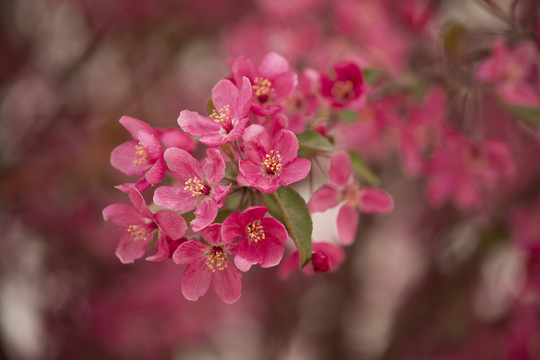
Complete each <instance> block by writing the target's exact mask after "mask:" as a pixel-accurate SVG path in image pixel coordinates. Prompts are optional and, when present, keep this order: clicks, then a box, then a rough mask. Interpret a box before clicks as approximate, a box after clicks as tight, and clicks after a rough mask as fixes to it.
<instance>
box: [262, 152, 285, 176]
mask: <svg viewBox="0 0 540 360" xmlns="http://www.w3.org/2000/svg"><path fill="white" fill-rule="evenodd" d="M264 166H265V167H266V172H267V173H268V174H272V175H276V174H277V172H278V171H279V170H280V169H281V155H279V151H277V150H276V151H274V150H272V151H270V154H266V156H265V160H264Z"/></svg>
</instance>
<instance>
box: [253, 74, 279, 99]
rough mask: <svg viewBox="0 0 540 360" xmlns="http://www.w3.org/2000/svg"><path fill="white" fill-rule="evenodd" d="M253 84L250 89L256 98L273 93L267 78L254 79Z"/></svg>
mask: <svg viewBox="0 0 540 360" xmlns="http://www.w3.org/2000/svg"><path fill="white" fill-rule="evenodd" d="M253 82H254V84H253V86H252V87H253V90H254V91H255V96H256V97H259V96H263V95H268V94H269V93H271V92H273V91H274V89H272V83H271V82H270V80H268V79H267V78H262V77H256V78H255V80H254V81H253Z"/></svg>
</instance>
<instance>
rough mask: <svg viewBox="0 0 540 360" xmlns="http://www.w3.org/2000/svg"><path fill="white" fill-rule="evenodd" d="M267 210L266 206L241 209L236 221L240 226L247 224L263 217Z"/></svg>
mask: <svg viewBox="0 0 540 360" xmlns="http://www.w3.org/2000/svg"><path fill="white" fill-rule="evenodd" d="M267 212H268V208H267V207H266V206H250V207H248V208H247V209H246V210H244V211H242V213H241V214H240V217H239V219H238V221H239V222H240V223H241V224H242V226H248V225H249V224H251V223H252V222H255V221H258V220H261V219H262V218H264V215H265V214H266V213H267Z"/></svg>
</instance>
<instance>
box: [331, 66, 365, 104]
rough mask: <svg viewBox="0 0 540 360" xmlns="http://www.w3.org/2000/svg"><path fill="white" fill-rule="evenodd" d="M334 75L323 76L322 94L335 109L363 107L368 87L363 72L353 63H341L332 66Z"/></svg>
mask: <svg viewBox="0 0 540 360" xmlns="http://www.w3.org/2000/svg"><path fill="white" fill-rule="evenodd" d="M332 70H333V74H332V76H328V75H326V74H323V75H321V94H322V96H324V97H325V98H327V99H328V100H330V103H331V105H332V106H333V107H337V108H341V107H350V108H359V107H361V106H362V105H363V104H364V102H365V99H366V95H367V91H368V87H367V85H366V84H365V83H364V78H363V76H362V71H361V70H360V68H359V67H358V65H356V64H355V63H353V62H350V61H340V62H337V63H335V64H334V65H333V66H332Z"/></svg>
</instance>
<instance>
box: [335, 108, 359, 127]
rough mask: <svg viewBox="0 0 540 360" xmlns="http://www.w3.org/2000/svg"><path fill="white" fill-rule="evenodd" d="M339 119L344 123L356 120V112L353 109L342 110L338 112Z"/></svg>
mask: <svg viewBox="0 0 540 360" xmlns="http://www.w3.org/2000/svg"><path fill="white" fill-rule="evenodd" d="M339 120H341V121H343V122H345V123H350V124H351V123H355V122H357V121H358V112H356V111H354V110H348V109H347V110H343V111H341V112H340V113H339Z"/></svg>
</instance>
